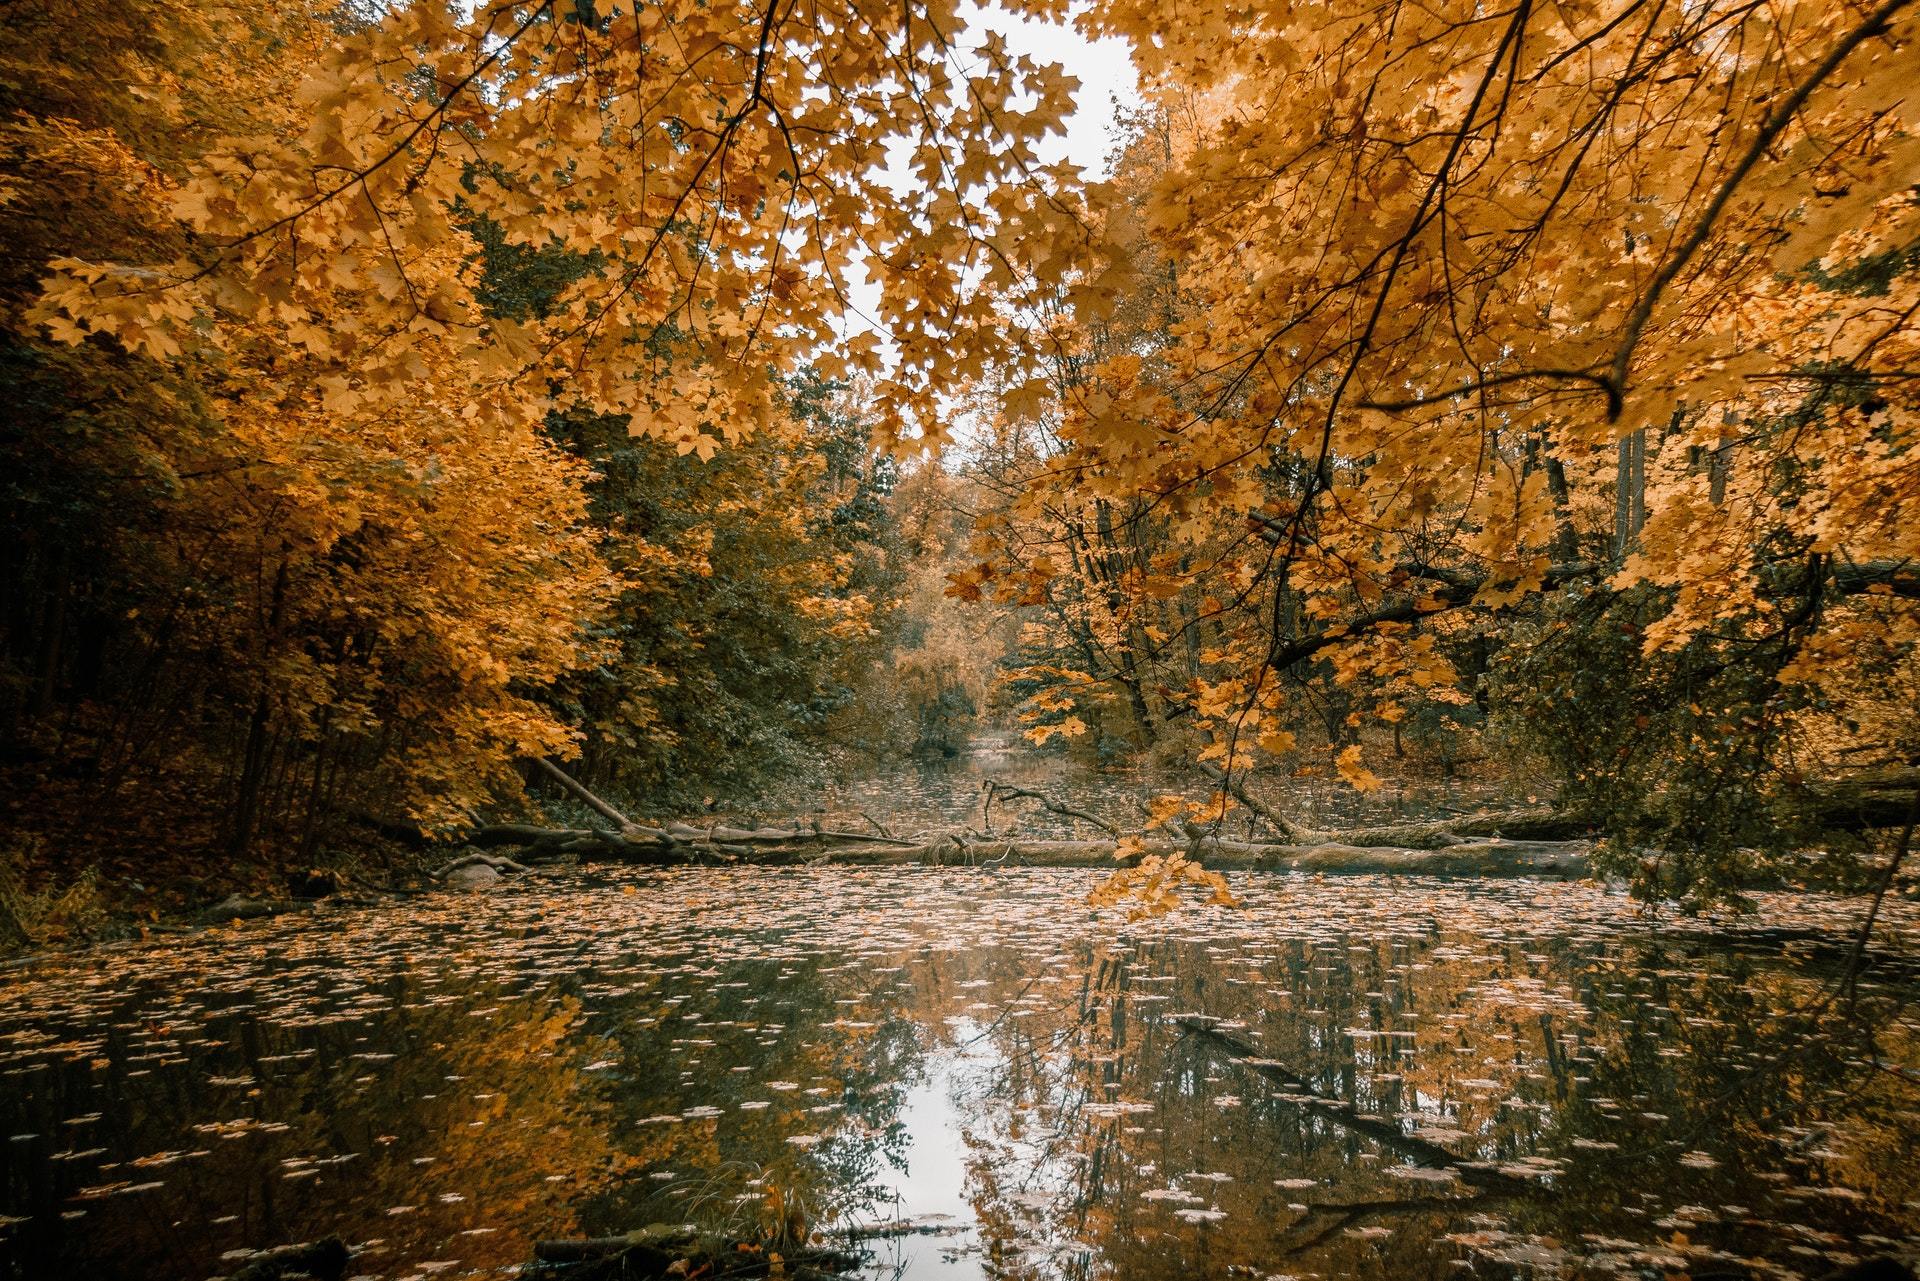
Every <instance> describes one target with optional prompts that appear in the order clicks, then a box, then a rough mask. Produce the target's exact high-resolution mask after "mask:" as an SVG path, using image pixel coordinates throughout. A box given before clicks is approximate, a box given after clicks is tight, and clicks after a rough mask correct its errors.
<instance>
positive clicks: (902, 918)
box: [0, 868, 1920, 1281]
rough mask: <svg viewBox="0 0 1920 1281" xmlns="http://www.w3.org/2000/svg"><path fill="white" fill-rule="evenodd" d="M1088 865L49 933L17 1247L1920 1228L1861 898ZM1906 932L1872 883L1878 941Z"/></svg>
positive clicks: (1224, 1255)
mask: <svg viewBox="0 0 1920 1281" xmlns="http://www.w3.org/2000/svg"><path fill="white" fill-rule="evenodd" d="M1096 876H1097V873H1095V872H1086V871H1069V870H1061V871H1039V870H1003V871H997V872H994V871H985V870H969V869H953V868H949V869H919V868H897V869H896V868H889V869H875V870H870V871H854V870H850V869H844V868H842V869H825V868H822V869H791V870H757V871H756V870H731V869H703V870H686V871H672V872H645V873H630V872H628V871H626V870H624V869H609V870H594V871H590V872H582V871H564V872H561V871H555V872H543V873H539V874H536V875H535V876H533V877H529V878H525V879H522V880H520V881H517V882H514V883H510V884H509V885H508V886H506V887H505V888H503V889H500V890H498V891H496V892H495V893H492V894H489V895H475V896H467V897H462V896H456V895H444V896H436V897H431V898H427V899H422V900H418V901H413V902H406V903H400V904H394V905H390V906H382V907H377V908H360V909H354V908H346V907H340V908H325V907H323V908H321V909H319V910H318V911H316V912H314V913H312V914H311V915H309V916H307V917H305V918H303V919H300V920H297V921H293V920H285V919H282V920H280V921H277V922H272V923H268V924H265V925H257V924H256V925H254V926H249V927H246V928H243V929H237V930H220V931H212V932H208V933H204V934H199V935H194V936H188V937H180V938H174V939H169V940H163V941H159V942H154V943H151V944H141V945H134V946H124V947H116V948H106V949H97V950H95V951H92V952H89V953H84V954H79V955H74V956H55V957H47V958H42V959H40V960H37V961H35V962H33V963H31V964H29V965H27V966H24V967H20V968H18V969H16V970H14V971H12V972H11V973H9V974H7V975H6V976H5V977H4V978H0V1073H4V1077H3V1078H0V1079H4V1082H5V1085H4V1089H0V1137H4V1139H5V1154H4V1158H3V1159H4V1166H3V1174H0V1178H3V1180H4V1181H3V1182H0V1187H3V1188H4V1202H3V1203H0V1214H4V1216H5V1218H4V1223H5V1227H4V1231H0V1259H4V1262H3V1263H0V1271H3V1272H4V1275H7V1276H13V1277H102V1278H117V1277H125V1278H192V1279H195V1281H198V1279H199V1278H204V1277H210V1276H216V1275H221V1274H225V1273H229V1272H232V1271H234V1270H236V1269H237V1268H239V1267H240V1266H242V1264H243V1263H244V1262H245V1260H246V1259H247V1258H248V1256H249V1252H251V1251H255V1250H259V1249H262V1248H265V1247H271V1246H277V1245H281V1244H284V1243H288V1242H296V1241H304V1240H310V1239H314V1238H318V1237H321V1236H324V1235H327V1234H334V1233H337V1234H339V1235H340V1236H341V1237H342V1238H343V1239H344V1240H346V1241H347V1242H348V1243H350V1244H351V1245H353V1246H354V1247H355V1250H356V1255H355V1259H354V1262H353V1265H352V1267H351V1269H350V1272H351V1273H353V1274H355V1275H360V1276H364V1277H379V1278H420V1279H421V1281H426V1279H427V1278H452V1277H496V1276H503V1275H511V1274H513V1272H514V1271H515V1270H516V1269H518V1268H520V1267H522V1266H523V1265H525V1264H527V1263H528V1262H529V1261H530V1260H531V1258H532V1253H533V1243H534V1242H536V1241H538V1240H541V1239H549V1238H576V1237H592V1236H600V1235H606V1234H613V1233H620V1232H625V1231H628V1230H631V1229H635V1228H638V1227H642V1226H644V1225H648V1224H653V1223H661V1222H695V1223H699V1224H701V1225H702V1226H704V1227H709V1228H713V1229H716V1230H725V1231H731V1232H738V1233H740V1234H741V1235H749V1234H750V1233H751V1231H752V1230H753V1229H754V1227H755V1225H761V1226H766V1225H770V1224H772V1223H774V1222H776V1221H777V1222H779V1223H782V1224H784V1225H785V1226H787V1227H788V1228H789V1229H795V1228H797V1229H800V1230H810V1231H814V1232H819V1233H823V1234H828V1235H829V1236H832V1235H835V1234H838V1235H839V1236H840V1237H841V1239H843V1240H844V1239H847V1235H846V1231H847V1230H849V1229H852V1230H857V1231H859V1232H860V1233H861V1235H860V1237H859V1238H858V1240H859V1243H860V1246H861V1248H863V1249H864V1250H865V1251H866V1252H867V1256H868V1264H867V1272H866V1275H869V1276H872V1277H876V1278H877V1277H906V1278H985V1277H1046V1278H1055V1277H1057V1278H1076V1279H1078V1278H1085V1279H1089V1281H1091V1279H1092V1278H1108V1277H1112V1278H1159V1277H1220V1278H1227V1277H1266V1278H1277V1277H1289V1276H1290V1277H1301V1278H1304V1277H1328V1278H1333V1277H1362V1278H1372V1277H1377V1278H1428V1277H1431V1278H1453V1277H1457V1276H1462V1275H1465V1276H1474V1277H1519V1276H1559V1277H1584V1276H1596V1277H1598V1276H1617V1275H1619V1276H1646V1277H1658V1276H1662V1275H1668V1274H1700V1275H1704V1274H1708V1273H1714V1272H1715V1269H1719V1270H1720V1272H1719V1273H1717V1274H1724V1275H1732V1276H1747V1275H1752V1276H1769V1277H1796V1276H1809V1277H1811V1276H1819V1275H1822V1274H1823V1273H1825V1272H1826V1271H1828V1270H1829V1269H1831V1268H1832V1267H1834V1266H1836V1265H1837V1264H1840V1263H1844V1262H1846V1261H1848V1260H1850V1259H1853V1258H1858V1257H1864V1256H1867V1255H1871V1254H1874V1253H1878V1252H1882V1251H1891V1252H1900V1251H1908V1252H1911V1251H1913V1250H1914V1249H1915V1248H1917V1247H1920V1046H1917V1045H1916V1039H1915V1031H1916V1028H1917V1027H1920V1020H1917V1019H1916V1016H1915V1014H1914V1013H1913V1011H1912V1009H1911V1006H1910V1005H1909V1004H1908V1003H1909V1002H1910V1001H1911V999H1912V998H1913V997H1914V996H1915V995H1916V993H1920V976H1916V975H1915V974H1914V973H1913V972H1912V971H1911V970H1909V969H1907V968H1904V967H1902V966H1900V965H1898V964H1896V963H1893V962H1885V963H1883V964H1880V965H1876V966H1874V967H1872V968H1870V969H1869V970H1868V971H1867V975H1868V978H1869V979H1870V980H1871V981H1870V982H1865V983H1863V984H1862V985H1861V987H1860V990H1859V992H1858V993H1857V997H1856V998H1855V1005H1854V1008H1853V1010H1852V1012H1853V1013H1854V1014H1855V1015H1857V1016H1858V1019H1859V1020H1860V1021H1862V1022H1864V1023H1866V1024H1868V1025H1870V1026H1871V1027H1872V1028H1873V1039H1872V1041H1871V1042H1867V1041H1863V1040H1860V1039H1858V1038H1854V1037H1849V1036H1842V1035H1839V1034H1838V1033H1837V1032H1836V1030H1835V1027H1834V1026H1833V1022H1832V1019H1833V1016H1835V1015H1836V1014H1837V1013H1838V1012H1839V1011H1840V1010H1841V1008H1842V1007H1843V1006H1845V1005H1847V1004H1848V1002H1847V1001H1846V1000H1845V999H1838V1000H1828V1001H1827V1002H1826V1004H1825V1005H1824V1006H1823V1005H1822V1000H1823V997H1822V994H1823V993H1824V992H1828V991H1830V990H1831V989H1830V988H1829V981H1830V978H1831V975H1832V972H1833V970H1834V969H1835V968H1836V967H1837V966H1838V965H1839V963H1840V960H1841V959H1842V957H1843V954H1844V949H1843V948H1834V947H1829V946H1825V945H1821V944H1819V943H1817V942H1809V941H1807V940H1809V939H1811V938H1813V937H1814V936H1815V935H1818V934H1821V933H1825V934H1827V935H1829V936H1832V937H1836V938H1837V937H1844V931H1845V930H1846V929H1847V928H1848V926H1849V925H1850V924H1851V922H1852V920H1853V919H1854V914H1855V913H1856V912H1857V910H1858V904H1857V903H1842V902H1839V901H1835V900H1825V899H1817V898H1811V897H1798V898H1774V899H1768V900H1766V901H1765V903H1764V905H1763V911H1762V913H1761V914H1760V916H1759V918H1758V921H1757V922H1756V923H1750V924H1744V925H1702V924H1699V923H1679V922H1673V921H1664V922H1663V921H1659V920H1654V919H1651V918H1648V917H1645V916H1642V915H1641V914H1639V913H1638V912H1637V911H1636V909H1634V908H1633V907H1632V906H1631V905H1630V904H1628V903H1627V902H1626V901H1625V900H1624V899H1622V898H1620V897H1618V896H1615V895H1611V894H1609V893H1607V892H1605V891H1603V890H1600V889H1597V888H1592V887H1586V886H1578V885H1565V884H1544V883H1535V882H1530V881H1504V882H1497V883H1495V882H1484V883H1473V882H1444V881H1440V880H1426V879H1417V878H1401V879H1397V880H1389V879H1385V878H1374V877H1347V878H1335V879H1321V878H1312V877H1303V876H1289V875H1242V876H1236V877H1234V878H1233V883H1234V887H1235V890H1236V892H1237V893H1238V894H1239V895H1240V896H1241V898H1242V899H1243V905H1242V906H1241V907H1239V908H1237V909H1232V908H1217V907H1204V908H1203V907H1193V908H1187V909H1183V910H1182V911H1180V912H1178V913H1176V914H1174V915H1172V916H1169V917H1166V918H1162V919H1159V920H1157V921H1151V922H1132V923H1130V922H1128V921H1127V920H1126V919H1125V917H1124V915H1123V914H1116V913H1106V914H1102V915H1098V916H1096V915H1094V914H1092V913H1090V912H1089V910H1088V909H1087V908H1086V907H1085V906H1084V905H1083V902H1082V900H1083V897H1084V895H1085V893H1086V891H1087V889H1088V888H1089V887H1090V886H1091V885H1092V884H1093V882H1094V878H1095V877H1096ZM1763 926H1764V928H1762V927H1763ZM1916 933H1920V920H1916V916H1915V913H1914V912H1913V911H1912V909H1911V908H1910V907H1907V906H1897V907H1895V908H1894V909H1892V920H1891V921H1890V922H1889V925H1888V929H1887V933H1886V935H1885V937H1884V938H1882V939H1881V940H1880V942H1879V944H1878V945H1877V947H1876V952H1878V951H1879V950H1880V949H1881V948H1886V949H1893V948H1898V949H1900V950H1903V951H1905V952H1907V953H1908V954H1911V950H1912V948H1911V945H1912V943H1913V942H1914V938H1915V935H1916ZM1809 1009H1813V1010H1815V1011H1816V1012H1819V1011H1824V1014H1823V1017H1824V1018H1825V1019H1826V1020H1827V1021H1826V1022H1825V1023H1824V1024H1823V1025H1822V1026H1820V1027H1819V1028H1817V1029H1816V1028H1815V1027H1813V1025H1812V1024H1811V1023H1810V1021H1809V1019H1810V1017H1811V1016H1807V1017H1803V1015H1805V1014H1806V1011H1808V1010H1809ZM1796 1012H1798V1013H1796ZM1202 1016H1204V1017H1202ZM1249 1058H1251V1060H1252V1061H1251V1062H1250V1061H1249ZM1729 1269H1731V1270H1729Z"/></svg>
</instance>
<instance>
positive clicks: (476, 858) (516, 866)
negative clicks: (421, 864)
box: [428, 854, 533, 881]
mask: <svg viewBox="0 0 1920 1281" xmlns="http://www.w3.org/2000/svg"><path fill="white" fill-rule="evenodd" d="M467 867H489V868H492V869H493V870H494V871H496V872H530V871H532V870H533V869H532V868H530V867H528V866H527V865H526V864H525V863H516V862H514V861H513V860H512V859H510V858H501V857H500V856H499V855H497V854H462V855H461V856H460V857H459V858H456V859H453V860H451V861H449V862H447V863H445V864H443V865H442V866H440V867H439V868H437V869H435V870H434V871H432V872H430V873H428V875H430V876H432V877H433V879H434V880H436V881H444V880H446V879H447V878H448V877H449V876H451V875H453V874H454V873H455V872H458V871H459V870H461V869H462V868H467Z"/></svg>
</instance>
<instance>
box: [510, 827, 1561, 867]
mask: <svg viewBox="0 0 1920 1281" xmlns="http://www.w3.org/2000/svg"><path fill="white" fill-rule="evenodd" d="M503 826H504V825H503ZM650 831H657V832H659V833H660V835H661V837H662V838H663V839H659V840H656V839H654V838H653V837H652V836H649V835H647V834H646V833H648V832H650ZM849 837H851V839H849ZM472 843H473V844H475V845H487V846H491V847H493V848H501V847H504V846H508V845H512V844H516V843H518V844H520V845H521V846H522V848H524V849H528V850H532V851H536V852H537V853H538V854H540V855H542V856H552V855H569V854H570V855H573V856H576V857H578V858H581V859H583V860H588V861H596V860H611V861H617V862H622V863H629V864H636V865H644V866H665V867H670V866H683V865H688V864H699V863H715V862H725V863H741V862H746V863H752V864H754V865H759V866H769V867H778V866H790V865H794V864H800V863H825V862H831V863H841V864H849V865H861V866H913V865H926V866H934V867H942V866H946V867H952V866H987V865H993V866H999V865H1018V866H1025V867H1114V866H1116V865H1118V864H1119V863H1122V862H1131V861H1136V860H1138V859H1140V858H1144V857H1146V856H1148V855H1153V854H1158V855H1161V856H1170V855H1174V854H1181V855H1185V856H1187V857H1190V858H1198V859H1200V860H1202V861H1204V862H1205V863H1206V864H1207V865H1208V866H1210V867H1213V868H1216V869H1219V870H1223V871H1301V872H1327V873H1343V872H1400V873H1417V874H1426V875H1436V876H1469V875H1481V876H1532V875H1548V876H1574V877H1577V876H1583V875H1585V873H1586V851H1587V846H1586V844H1585V842H1580V841H1506V840H1478V841H1474V840H1465V839H1460V840H1455V841H1453V842H1451V843H1449V844H1445V845H1440V844H1437V843H1436V844H1434V845H1433V846H1431V847H1427V848H1422V847H1419V846H1411V845H1397V846H1390V845H1371V846H1368V845H1357V844H1349V843H1346V842H1342V841H1327V840H1310V841H1305V842H1300V843H1292V844H1279V843H1265V842H1256V841H1236V840H1230V839H1227V838H1200V839H1197V840H1184V841H1183V840H1168V839H1164V838H1163V839H1154V840H1148V841H1145V842H1144V843H1142V844H1141V845H1140V846H1139V847H1138V848H1137V850H1136V851H1135V852H1134V853H1133V854H1132V855H1130V856H1129V858H1128V859H1126V860H1116V859H1115V858H1114V849H1115V842H1114V841H1112V840H1033V839H1021V838H1017V837H1008V838H1004V839H991V838H985V837H981V836H978V835H977V834H971V835H964V834H961V833H947V834H944V835H941V836H937V837H933V838H928V839H923V840H919V841H906V840H900V839H898V838H876V837H873V836H871V835H869V834H867V833H864V832H856V833H850V834H842V833H837V832H831V831H825V830H822V831H820V832H818V833H815V832H809V831H804V830H800V831H790V830H785V829H758V830H743V829H734V828H727V827H721V826H718V825H715V826H713V827H709V828H691V827H686V826H684V825H670V826H669V827H667V828H665V829H639V830H638V831H636V832H634V833H629V834H627V835H615V834H614V833H611V832H599V831H594V830H592V829H584V830H582V829H570V828H558V829H543V828H528V827H525V826H523V825H511V830H509V831H503V830H502V827H500V826H496V827H490V828H485V829H481V832H480V833H476V834H475V838H474V839H473V842H472Z"/></svg>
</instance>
